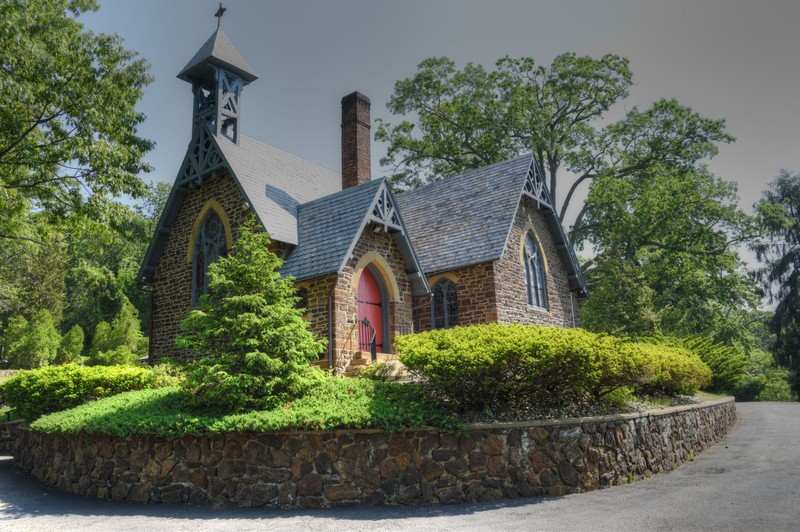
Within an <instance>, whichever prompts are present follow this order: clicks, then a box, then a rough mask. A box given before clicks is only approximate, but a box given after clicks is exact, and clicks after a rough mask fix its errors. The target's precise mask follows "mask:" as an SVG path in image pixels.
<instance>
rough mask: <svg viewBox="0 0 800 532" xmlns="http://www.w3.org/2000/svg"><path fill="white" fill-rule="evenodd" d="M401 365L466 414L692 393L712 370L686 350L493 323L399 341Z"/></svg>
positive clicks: (578, 332)
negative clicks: (636, 394) (640, 395)
mask: <svg viewBox="0 0 800 532" xmlns="http://www.w3.org/2000/svg"><path fill="white" fill-rule="evenodd" d="M396 347H397V351H398V353H399V354H400V360H401V362H403V364H405V365H406V367H408V369H409V370H410V371H412V372H414V373H416V374H418V375H420V376H422V377H424V379H425V380H426V382H427V386H428V388H429V390H430V391H431V392H432V393H433V395H434V396H436V397H441V398H443V399H445V400H446V401H448V402H449V403H450V404H451V406H452V407H453V408H456V409H458V410H461V411H470V410H472V411H483V410H491V411H495V412H501V411H507V410H511V409H515V408H518V407H520V406H523V405H535V406H537V407H542V408H549V407H556V408H558V407H562V406H569V405H579V404H585V403H590V402H591V403H595V404H597V403H599V402H606V403H614V404H617V403H620V402H623V401H624V400H625V399H624V398H626V397H630V392H631V390H633V389H636V390H637V391H639V392H640V393H646V394H676V393H693V392H694V391H696V390H697V389H698V388H700V387H702V386H705V385H707V384H708V382H709V380H710V378H711V371H710V370H709V368H708V366H706V365H705V364H704V363H703V361H702V360H700V359H699V357H697V356H696V355H694V354H692V353H691V352H689V351H688V350H686V349H683V348H679V347H670V346H665V345H654V344H644V343H635V342H628V341H625V340H622V339H619V338H615V337H613V336H607V335H602V334H595V333H591V332H588V331H585V330H582V329H561V328H555V327H539V326H530V325H504V324H496V323H495V324H487V325H473V326H469V327H455V328H453V329H446V330H435V331H430V332H424V333H420V334H414V335H409V336H404V337H400V338H398V339H397V341H396Z"/></svg>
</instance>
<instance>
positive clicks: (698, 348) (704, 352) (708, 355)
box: [647, 336, 748, 393]
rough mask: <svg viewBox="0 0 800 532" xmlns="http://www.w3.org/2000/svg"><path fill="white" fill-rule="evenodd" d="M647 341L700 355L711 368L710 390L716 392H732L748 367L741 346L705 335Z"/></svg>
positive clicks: (657, 338) (650, 339)
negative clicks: (726, 343) (718, 340)
mask: <svg viewBox="0 0 800 532" xmlns="http://www.w3.org/2000/svg"><path fill="white" fill-rule="evenodd" d="M647 342H649V343H654V344H656V345H663V346H667V347H670V346H671V347H679V348H680V347H683V348H685V349H688V350H689V351H691V352H692V353H694V354H696V355H697V356H699V357H700V359H701V360H702V361H703V362H705V363H706V365H707V366H708V367H709V368H711V374H712V375H711V382H710V383H709V384H708V390H709V391H711V392H716V393H732V392H733V390H734V388H735V387H736V386H737V383H738V382H739V380H740V379H741V378H742V376H743V375H744V372H745V370H746V369H747V365H748V362H747V356H745V355H744V354H743V353H742V352H741V350H740V349H739V348H736V347H734V346H731V345H725V344H722V343H716V342H714V340H712V339H711V338H708V337H704V336H694V337H690V338H673V337H664V336H660V337H656V338H648V339H647Z"/></svg>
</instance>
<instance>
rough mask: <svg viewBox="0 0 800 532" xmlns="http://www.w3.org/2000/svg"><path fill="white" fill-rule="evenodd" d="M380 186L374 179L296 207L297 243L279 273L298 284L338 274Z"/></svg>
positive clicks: (378, 181)
mask: <svg viewBox="0 0 800 532" xmlns="http://www.w3.org/2000/svg"><path fill="white" fill-rule="evenodd" d="M381 183H382V180H380V179H376V180H374V181H369V182H367V183H365V184H363V185H359V186H357V187H350V188H347V189H345V190H342V191H341V192H337V193H336V194H332V195H330V196H326V197H324V198H320V199H318V200H316V201H311V202H309V203H305V204H303V205H300V206H299V209H298V217H297V226H298V237H299V240H300V243H299V244H298V246H297V247H296V248H295V249H294V250H292V252H291V253H290V254H289V256H288V257H287V259H286V263H284V265H283V268H281V273H283V274H284V275H293V276H294V277H296V278H297V280H299V281H302V280H304V279H311V278H313V277H319V276H320V275H325V274H327V273H332V272H338V271H339V268H340V267H341V265H342V264H343V262H344V261H345V259H346V256H347V255H348V254H349V252H350V248H351V245H352V244H353V242H354V241H355V239H356V238H358V236H359V235H360V232H361V228H362V226H363V222H364V218H365V217H366V215H367V214H368V209H369V208H370V206H372V202H373V200H374V199H375V194H376V193H377V191H378V188H379V187H380V185H381Z"/></svg>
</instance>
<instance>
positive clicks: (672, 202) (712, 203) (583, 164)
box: [375, 53, 754, 335]
mask: <svg viewBox="0 0 800 532" xmlns="http://www.w3.org/2000/svg"><path fill="white" fill-rule="evenodd" d="M631 83H632V74H631V71H630V69H629V67H628V61H627V60H626V59H624V58H621V57H618V56H615V55H606V56H603V57H601V58H599V59H596V58H591V57H580V56H577V55H576V54H572V53H568V54H563V55H560V56H558V57H556V58H555V59H554V60H553V62H552V63H551V64H550V65H549V66H547V67H545V66H539V65H536V63H535V62H534V60H533V59H531V58H519V59H515V58H510V57H504V58H502V59H500V60H499V61H498V62H497V63H496V68H495V69H493V70H487V69H485V68H483V67H481V66H480V65H473V64H468V65H467V66H466V67H465V68H464V69H463V70H459V69H457V68H456V65H455V63H453V61H451V60H449V59H447V58H431V59H427V60H425V61H423V62H422V63H420V65H419V69H418V72H417V73H416V75H414V76H413V77H411V78H408V79H404V80H400V81H398V82H397V84H396V85H395V91H394V94H393V95H392V96H391V98H390V100H389V103H388V108H389V110H390V111H391V112H392V113H393V114H396V115H402V116H404V117H407V118H405V119H403V120H402V121H400V122H399V123H397V124H391V123H389V122H386V121H381V120H379V121H378V122H379V123H378V128H377V130H376V134H375V137H376V139H378V140H382V141H385V142H387V143H388V148H387V155H386V157H384V158H383V159H382V160H381V164H382V165H383V166H384V167H386V168H388V169H389V170H390V171H391V172H392V173H393V175H392V178H391V179H392V181H393V183H394V186H396V187H398V188H401V189H404V188H414V187H417V186H420V185H422V184H425V183H427V182H432V181H436V180H439V179H445V178H447V177H450V176H452V175H455V174H458V173H460V172H462V171H464V170H466V169H469V168H476V167H480V166H484V165H487V164H490V163H494V162H499V161H502V160H505V159H508V158H510V157H513V156H517V155H522V154H525V153H531V152H533V153H534V154H535V155H536V158H537V160H538V161H539V162H540V164H541V166H542V170H543V172H544V174H545V178H546V179H547V181H548V186H549V188H550V192H551V196H552V198H553V202H554V204H555V208H556V210H557V212H558V215H559V217H560V219H561V221H562V223H563V224H564V225H566V226H570V227H571V232H570V235H571V237H572V239H573V241H574V242H576V243H577V244H578V245H583V244H587V243H588V244H591V246H592V250H593V251H594V252H595V257H594V258H593V259H592V260H589V261H586V262H585V263H584V269H585V270H586V274H587V278H588V280H589V281H590V288H592V289H593V290H592V291H593V293H594V294H596V295H598V296H600V297H598V298H596V299H595V301H594V302H591V301H590V302H589V303H588V305H589V306H588V307H587V309H586V310H587V312H586V317H587V318H588V323H595V324H598V325H599V327H598V328H599V329H601V330H609V331H614V332H618V333H622V334H633V335H641V334H647V333H649V332H653V331H659V330H661V331H663V332H667V333H698V332H707V331H706V330H704V329H707V324H708V323H712V322H715V321H717V319H718V318H719V316H720V315H722V316H724V314H725V313H726V312H727V310H728V309H729V308H730V307H731V306H732V305H745V306H750V305H752V304H753V303H754V290H753V286H752V283H750V282H749V281H748V279H747V276H746V275H745V274H744V269H743V267H742V263H741V261H740V260H739V258H738V255H737V253H736V251H735V245H736V244H737V243H739V242H741V241H744V240H746V239H747V238H749V237H750V236H751V233H750V228H751V220H750V218H749V217H748V216H747V215H745V214H744V213H743V212H742V211H740V210H739V209H738V207H737V206H736V188H735V185H733V184H731V183H726V182H724V181H722V180H721V179H719V178H717V177H716V176H713V175H712V174H711V173H710V172H709V171H708V169H707V168H706V167H705V166H704V164H703V160H704V159H707V158H709V157H712V156H713V155H715V154H716V153H717V149H718V145H719V144H720V143H727V142H731V141H733V137H732V136H731V135H730V134H728V133H727V132H726V131H725V123H724V120H715V119H709V118H705V117H703V116H701V115H699V114H698V113H696V112H694V111H693V110H692V109H690V108H688V107H686V106H684V105H681V104H680V103H679V102H677V101H676V100H674V99H661V100H658V101H656V102H654V103H653V104H652V105H650V106H649V107H647V108H646V109H639V108H637V107H633V108H631V109H630V110H629V111H628V112H627V113H626V114H625V116H624V117H623V118H621V119H619V120H617V121H612V122H609V120H608V119H609V117H608V116H607V112H608V111H609V109H610V108H611V107H612V106H613V105H614V104H615V103H618V102H621V101H622V100H624V98H625V97H626V96H627V95H628V89H629V88H630V86H631ZM586 185H588V193H587V194H586V199H585V200H583V202H582V203H581V204H579V205H576V204H575V202H576V201H577V198H578V197H581V196H582V194H580V193H579V192H580V191H581V188H580V187H581V186H586ZM584 192H585V191H584ZM576 194H577V195H576ZM571 207H572V208H571ZM575 212H576V213H577V214H574V215H571V214H570V213H575ZM568 216H574V217H571V218H569V219H568ZM634 285H635V286H634ZM623 286H628V287H629V288H633V289H634V290H633V293H635V297H634V298H633V299H632V300H631V299H630V298H628V297H627V294H629V293H630V291H629V290H627V289H625V290H621V289H620V288H621V287H623Z"/></svg>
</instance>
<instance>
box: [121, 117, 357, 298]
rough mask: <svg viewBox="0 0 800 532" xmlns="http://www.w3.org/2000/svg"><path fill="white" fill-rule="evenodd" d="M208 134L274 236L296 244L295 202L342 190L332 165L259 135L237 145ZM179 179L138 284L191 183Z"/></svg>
mask: <svg viewBox="0 0 800 532" xmlns="http://www.w3.org/2000/svg"><path fill="white" fill-rule="evenodd" d="M202 127H206V126H202ZM207 138H209V139H210V140H211V142H212V147H211V149H212V150H213V149H218V150H219V153H220V154H221V156H222V166H223V168H224V169H225V170H227V172H228V173H229V174H230V176H231V179H233V181H234V183H235V184H236V186H237V187H238V188H239V190H240V191H241V193H242V196H243V197H244V199H245V200H246V201H247V202H249V203H250V208H251V210H252V211H253V212H254V213H255V215H256V217H257V218H258V220H259V222H260V223H261V225H262V226H263V227H264V229H266V230H267V231H269V233H270V236H271V237H272V239H273V240H275V241H279V242H285V243H288V244H294V245H296V244H297V243H298V235H297V207H298V206H299V205H300V204H302V203H305V202H308V201H311V200H314V199H316V198H320V197H322V196H326V195H329V194H331V193H334V192H336V191H338V190H340V189H341V186H342V185H341V178H340V177H339V174H337V173H336V172H334V171H333V170H329V169H327V168H324V167H322V166H319V165H316V164H314V163H311V162H309V161H306V160H305V159H301V158H300V157H298V156H296V155H292V154H291V153H288V152H285V151H283V150H280V149H278V148H275V147H274V146H270V145H269V144H266V143H264V142H261V141H259V140H256V139H253V138H251V137H247V136H245V135H241V136H240V137H239V144H236V143H234V142H231V141H229V140H228V139H226V138H223V139H221V140H220V139H218V138H217V137H215V136H213V135H211V134H209V135H207ZM194 140H195V141H196V140H197V139H194ZM193 146H194V144H193V143H190V144H189V147H188V148H187V155H186V158H185V159H184V165H185V164H186V160H187V159H188V158H189V156H190V153H191V150H192V148H193ZM184 165H181V168H183V166H184ZM213 174H216V175H218V174H220V171H219V169H216V168H215V169H214V171H213ZM182 179H183V174H182V172H179V173H178V176H177V178H176V179H175V184H174V185H173V187H172V191H171V192H170V195H169V198H168V199H167V203H166V205H165V206H164V211H163V212H162V214H161V218H159V221H158V227H157V229H156V233H155V236H154V238H153V240H152V241H151V242H150V246H149V247H148V249H147V253H146V255H145V258H144V261H143V262H142V267H141V269H140V270H139V274H138V276H137V279H138V280H139V282H140V283H145V284H147V283H150V282H151V281H152V277H153V273H155V268H156V264H157V263H158V259H159V258H160V256H161V252H162V251H163V250H164V245H165V244H166V241H167V237H168V236H169V234H170V232H171V231H172V228H173V225H174V223H175V219H176V218H177V215H178V212H179V211H180V208H181V206H182V205H183V201H184V199H185V198H186V197H187V196H188V194H189V190H190V188H189V187H190V186H192V185H191V184H190V183H183V182H182V181H181V180H182ZM200 181H202V180H200Z"/></svg>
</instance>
